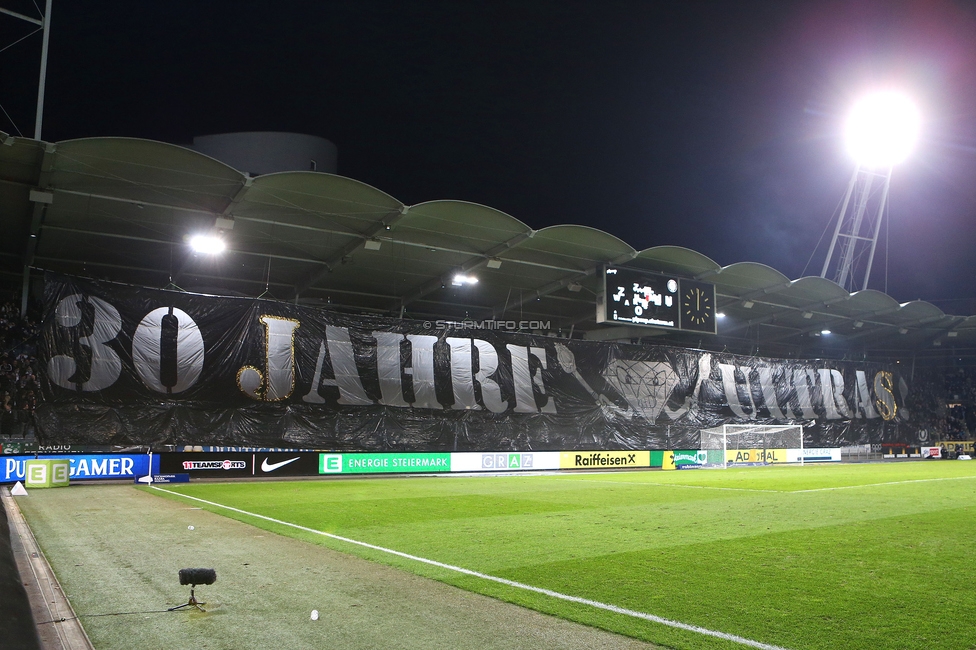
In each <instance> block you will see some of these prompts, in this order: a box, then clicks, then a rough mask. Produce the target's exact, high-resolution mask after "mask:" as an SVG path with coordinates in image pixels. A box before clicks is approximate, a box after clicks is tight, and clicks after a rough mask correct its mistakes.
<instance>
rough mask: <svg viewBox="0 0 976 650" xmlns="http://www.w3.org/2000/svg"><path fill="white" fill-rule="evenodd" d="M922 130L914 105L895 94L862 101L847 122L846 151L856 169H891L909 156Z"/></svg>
mask: <svg viewBox="0 0 976 650" xmlns="http://www.w3.org/2000/svg"><path fill="white" fill-rule="evenodd" d="M921 126H922V116H921V114H920V113H919V111H918V108H917V107H916V106H915V104H914V103H912V101H911V100H910V99H908V97H906V96H905V95H902V94H901V93H898V92H895V91H888V90H886V91H880V92H876V93H873V94H870V95H867V96H866V97H864V98H862V99H861V100H860V101H859V102H857V103H856V104H855V105H854V108H853V109H852V110H851V113H850V115H849V116H848V118H847V124H846V127H845V136H846V141H847V149H848V151H849V152H850V154H851V155H852V156H854V158H855V160H857V162H858V164H859V165H864V166H866V167H890V166H892V165H895V164H897V163H900V162H902V161H903V160H905V158H907V157H908V155H909V154H910V153H911V152H912V149H913V148H914V147H915V142H916V141H917V140H918V135H919V131H920V130H921Z"/></svg>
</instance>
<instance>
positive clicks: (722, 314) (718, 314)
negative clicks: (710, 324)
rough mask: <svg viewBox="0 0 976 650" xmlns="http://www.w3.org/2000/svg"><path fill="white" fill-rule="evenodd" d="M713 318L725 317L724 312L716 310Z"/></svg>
mask: <svg viewBox="0 0 976 650" xmlns="http://www.w3.org/2000/svg"><path fill="white" fill-rule="evenodd" d="M715 318H717V319H719V320H721V319H723V318H725V312H722V311H720V312H718V313H717V314H715Z"/></svg>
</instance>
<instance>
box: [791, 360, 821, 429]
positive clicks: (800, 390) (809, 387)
mask: <svg viewBox="0 0 976 650" xmlns="http://www.w3.org/2000/svg"><path fill="white" fill-rule="evenodd" d="M816 386H817V376H816V374H815V373H814V371H813V368H797V369H796V370H794V371H793V388H795V389H796V398H797V401H799V403H800V413H799V414H797V413H796V412H794V411H793V409H791V408H788V409H787V414H788V415H789V417H790V419H791V420H792V419H796V418H802V419H804V420H814V419H816V417H817V414H816V413H815V412H814V410H813V389H814V388H816Z"/></svg>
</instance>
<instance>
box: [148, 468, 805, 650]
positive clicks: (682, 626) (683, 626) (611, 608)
mask: <svg viewBox="0 0 976 650" xmlns="http://www.w3.org/2000/svg"><path fill="white" fill-rule="evenodd" d="M149 487H150V488H152V489H153V490H158V491H159V492H165V493H167V494H172V495H174V496H177V497H180V498H183V499H192V500H193V501H197V502H199V503H206V504H207V505H211V506H214V507H215V508H223V509H224V510H230V511H231V512H236V513H238V514H242V515H246V516H248V517H254V518H255V519H262V520H264V521H268V522H271V523H273V524H278V525H280V526H287V527H289V528H294V529H296V530H301V531H304V532H306V533H312V534H314V535H321V536H322V537H328V538H330V539H334V540H338V541H340V542H345V543H347V544H354V545H356V546H362V547H363V548H368V549H372V550H374V551H380V552H382V553H387V554H389V555H395V556H397V557H401V558H404V559H407V560H412V561H414V562H420V563H422V564H427V565H429V566H435V567H438V568H440V569H446V570H448V571H454V572H455V573H461V574H463V575H467V576H472V577H475V578H481V579H482V580H488V581H491V582H496V583H499V584H503V585H506V586H509V587H514V588H516V589H522V590H523V591H531V592H533V593H537V594H542V595H544V596H549V597H550V598H556V599H558V600H563V601H566V602H570V603H577V604H579V605H587V606H589V607H593V608H595V609H602V610H605V611H608V612H613V613H615V614H622V615H624V616H630V617H632V618H639V619H643V620H645V621H650V622H652V623H659V624H661V625H666V626H668V627H673V628H677V629H679V630H685V631H688V632H695V633H697V634H702V635H705V636H711V637H715V638H718V639H723V640H725V641H732V642H734V643H738V644H740V645H744V646H749V647H751V648H760V649H761V650H788V649H787V648H784V647H782V646H776V645H770V644H768V643H761V642H759V641H753V640H752V639H747V638H745V637H741V636H737V635H735V634H728V633H726V632H718V631H716V630H709V629H708V628H704V627H699V626H697V625H690V624H688V623H682V622H680V621H673V620H671V619H668V618H663V617H661V616H655V615H654V614H647V613H645V612H638V611H635V610H632V609H626V608H624V607H617V606H616V605H610V604H608V603H601V602H599V601H596V600H590V599H588V598H580V597H579V596H570V595H568V594H563V593H560V592H558V591H552V590H551V589H543V588H542V587H534V586H532V585H528V584H525V583H523V582H516V581H515V580H508V579H507V578H499V577H498V576H493V575H489V574H487V573H481V572H479V571H472V570H471V569H465V568H464V567H459V566H454V565H453V564H445V563H444V562H438V561H437V560H430V559H428V558H424V557H420V556H417V555H411V554H409V553H404V552H403V551H397V550H394V549H392V548H386V547H384V546H377V545H375V544H370V543H368V542H361V541H359V540H356V539H351V538H349V537H343V536H341V535H336V534H333V533H327V532H325V531H322V530H315V529H314V528H309V527H307V526H302V525H300V524H294V523H292V522H290V521H283V520H281V519H275V518H274V517H268V516H266V515H259V514H257V513H255V512H248V511H247V510H241V509H240V508H234V507H233V506H227V505H224V504H222V503H217V502H215V501H208V500H206V499H201V498H199V497H193V496H190V495H188V494H182V493H180V492H174V491H173V490H165V489H163V488H159V487H156V486H155V485H150V486H149Z"/></svg>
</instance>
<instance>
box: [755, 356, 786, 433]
mask: <svg viewBox="0 0 976 650" xmlns="http://www.w3.org/2000/svg"><path fill="white" fill-rule="evenodd" d="M757 370H758V375H759V389H760V390H761V391H762V396H763V401H764V402H765V404H766V408H767V409H769V417H771V418H773V419H774V420H785V419H786V416H785V415H783V411H781V410H780V408H779V399H778V398H777V397H776V386H777V385H779V384H781V383H782V382H783V379H784V376H783V375H784V374H785V373H784V371H783V370H781V369H778V370H777V371H776V379H773V370H772V369H771V368H769V367H768V366H759V368H758V369H757Z"/></svg>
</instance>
